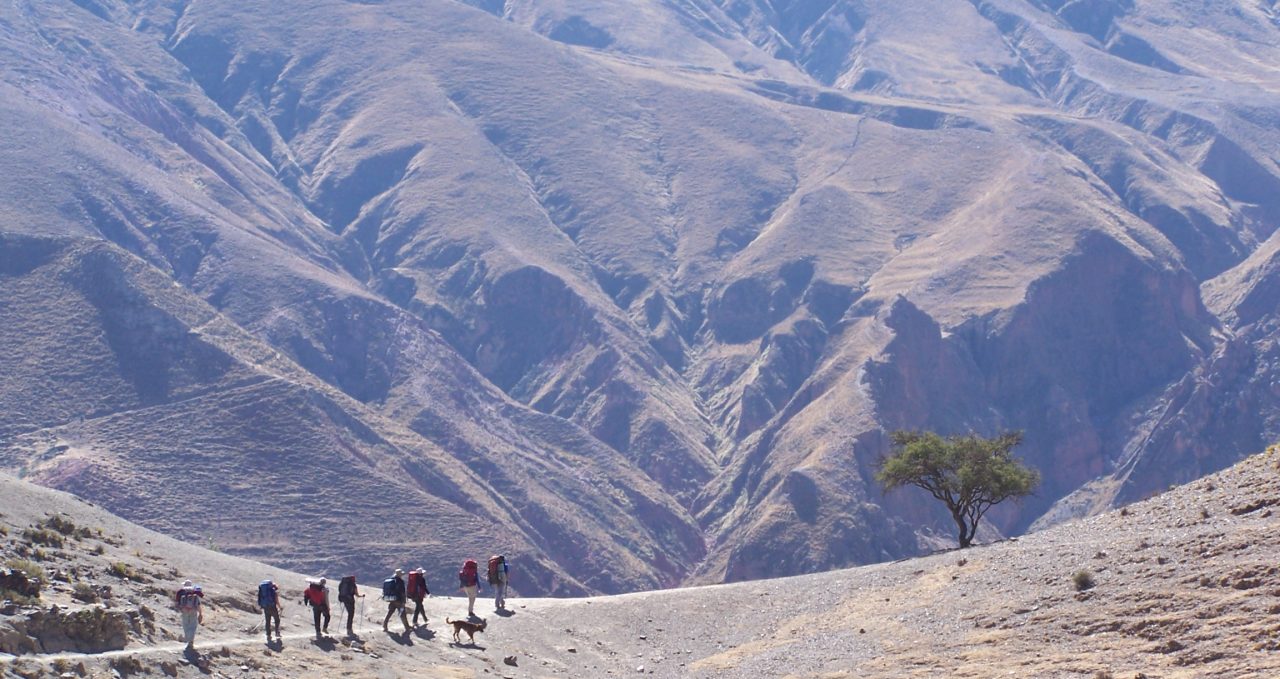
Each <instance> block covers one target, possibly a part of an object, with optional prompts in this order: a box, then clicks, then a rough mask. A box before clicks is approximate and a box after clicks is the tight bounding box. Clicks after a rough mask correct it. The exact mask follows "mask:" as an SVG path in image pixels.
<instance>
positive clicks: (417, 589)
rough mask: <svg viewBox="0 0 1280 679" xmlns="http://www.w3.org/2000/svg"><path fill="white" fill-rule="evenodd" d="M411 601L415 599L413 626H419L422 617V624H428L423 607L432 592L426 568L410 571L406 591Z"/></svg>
mask: <svg viewBox="0 0 1280 679" xmlns="http://www.w3.org/2000/svg"><path fill="white" fill-rule="evenodd" d="M405 592H406V594H408V596H409V598H410V599H413V626H414V627H417V626H418V616H419V615H421V616H422V624H424V625H425V624H426V623H427V611H426V609H424V608H423V607H422V599H423V598H424V597H428V596H431V590H429V589H427V571H426V569H425V568H418V569H416V570H412V571H409V582H408V587H407V589H406V590H405Z"/></svg>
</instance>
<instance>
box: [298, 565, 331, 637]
mask: <svg viewBox="0 0 1280 679" xmlns="http://www.w3.org/2000/svg"><path fill="white" fill-rule="evenodd" d="M327 582H328V580H325V579H324V578H320V579H319V580H312V581H310V583H309V584H308V585H307V589H306V590H305V591H304V592H303V593H302V603H303V604H304V605H306V604H310V605H311V615H312V617H313V618H315V623H316V639H320V638H321V634H320V629H321V627H320V619H321V618H324V636H328V634H329V588H328V587H326V586H325V583H327Z"/></svg>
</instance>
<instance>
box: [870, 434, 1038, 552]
mask: <svg viewBox="0 0 1280 679" xmlns="http://www.w3.org/2000/svg"><path fill="white" fill-rule="evenodd" d="M892 437H893V443H894V446H895V448H896V450H895V451H894V452H893V454H891V455H889V456H888V457H886V458H884V459H883V460H881V461H880V470H879V471H878V472H877V473H876V480H877V481H879V482H880V483H881V485H883V486H884V488H885V491H886V492H888V491H891V490H894V489H897V488H901V487H903V486H918V487H920V488H923V489H925V490H926V491H928V492H929V494H930V495H932V496H934V497H935V498H937V499H939V500H941V501H942V502H943V504H945V505H947V509H948V510H950V511H951V518H953V519H955V522H956V526H957V527H958V528H959V529H960V548H961V549H963V548H965V547H968V546H969V545H971V544H972V543H973V534H974V533H975V532H977V530H978V524H979V523H980V522H981V521H982V516H983V515H984V514H986V513H987V510H988V509H990V508H991V507H992V506H993V505H997V504H999V503H1001V502H1004V501H1005V500H1008V499H1009V498H1021V497H1025V496H1027V495H1030V494H1031V492H1032V491H1034V490H1035V488H1036V486H1037V485H1039V483H1040V474H1039V472H1037V471H1036V470H1034V469H1031V468H1030V467H1027V466H1026V465H1024V464H1023V463H1022V462H1021V461H1020V460H1017V459H1014V457H1013V449H1014V447H1015V446H1017V445H1018V444H1019V443H1022V432H1019V431H1015V432H1005V433H1003V434H1000V435H999V436H997V437H995V438H991V439H986V438H982V437H981V436H978V435H977V434H965V435H963V436H948V437H946V438H943V437H941V436H939V435H937V434H935V433H933V432H912V431H896V432H894V433H893V435H892Z"/></svg>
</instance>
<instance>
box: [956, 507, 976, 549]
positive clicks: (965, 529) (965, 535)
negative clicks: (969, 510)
mask: <svg viewBox="0 0 1280 679" xmlns="http://www.w3.org/2000/svg"><path fill="white" fill-rule="evenodd" d="M951 518H953V519H955V522H956V527H957V528H959V529H960V549H964V548H965V547H968V546H969V545H971V544H973V534H974V533H976V532H978V527H977V526H974V527H973V528H972V529H971V528H969V523H968V522H967V521H965V518H964V514H961V513H960V512H958V511H953V512H951Z"/></svg>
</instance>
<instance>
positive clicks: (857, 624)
mask: <svg viewBox="0 0 1280 679" xmlns="http://www.w3.org/2000/svg"><path fill="white" fill-rule="evenodd" d="M0 488H2V489H3V491H4V493H3V495H0V498H3V499H0V513H3V516H0V525H3V526H5V527H6V529H7V530H8V531H9V532H10V535H12V536H14V539H13V540H11V541H9V542H8V543H7V544H6V545H5V547H4V551H5V556H6V558H10V553H12V552H13V551H14V550H16V549H24V550H25V551H26V557H27V558H33V551H32V550H31V549H30V548H29V547H28V539H27V538H26V537H23V536H22V533H23V532H24V531H31V530H33V529H34V528H35V527H37V526H41V527H43V526H51V525H53V526H57V527H60V528H61V529H62V530H66V531H68V532H69V533H70V534H71V535H70V536H68V537H66V540H67V543H68V544H67V545H66V546H65V547H64V548H53V547H47V546H46V547H43V548H40V552H39V554H38V558H39V559H40V562H39V563H40V564H43V568H44V570H45V572H46V573H49V574H52V575H53V579H52V581H51V583H46V586H45V587H44V589H43V591H42V592H41V593H40V599H41V601H40V604H41V605H40V606H21V607H7V608H6V610H5V611H4V612H3V613H0V643H13V642H14V641H15V640H21V639H28V638H29V637H28V636H26V635H23V634H18V635H15V634H14V633H13V630H14V629H15V628H16V627H15V626H22V625H29V623H26V622H24V621H26V620H29V619H31V616H33V615H38V614H40V613H41V612H42V611H43V610H46V609H47V607H48V605H49V604H51V603H56V604H58V605H59V606H63V607H65V610H64V611H63V615H65V616H68V617H72V618H74V617H75V616H76V615H77V611H84V610H95V609H96V608H100V605H99V604H86V603H84V602H82V601H76V600H74V599H73V593H77V592H81V591H84V590H86V589H88V590H91V591H93V592H97V593H99V595H103V594H106V595H109V596H107V598H106V599H105V600H104V602H105V606H106V608H103V609H101V610H103V611H105V612H106V613H105V614H103V615H105V616H106V617H107V619H115V618H114V617H112V616H119V618H120V619H121V620H122V624H123V625H124V626H125V627H126V628H127V626H128V624H129V621H136V627H137V629H136V630H133V629H129V630H128V631H127V637H126V638H124V639H123V640H122V641H120V642H117V643H108V644H106V645H105V646H103V647H99V648H94V649H87V648H83V649H82V650H85V651H88V650H92V651H93V652H90V653H81V652H76V651H74V650H72V651H67V650H66V649H67V648H72V649H74V648H76V646H74V645H72V646H69V647H68V646H67V645H65V644H63V645H59V643H60V642H59V640H60V639H61V636H60V635H56V634H55V635H46V637H45V640H44V641H42V643H47V644H49V647H46V648H43V649H35V651H40V650H43V651H45V652H43V653H40V652H32V650H31V649H27V650H23V651H22V653H21V654H20V655H19V656H17V657H13V656H3V655H0V673H3V676H4V677H5V679H9V678H10V677H18V676H21V677H24V678H27V679H30V678H31V677H42V676H58V675H59V674H60V673H61V672H64V671H70V672H73V673H75V674H77V675H78V676H89V677H107V676H114V675H113V674H112V673H111V672H112V670H113V669H114V670H115V671H116V672H119V673H120V674H121V675H125V676H128V675H130V674H138V673H146V674H149V675H151V676H160V674H161V673H163V674H166V675H168V676H178V677H198V676H208V675H210V674H213V675H219V674H221V675H228V674H229V675H233V676H244V677H271V676H301V675H303V674H306V675H309V676H320V675H325V676H327V675H335V676H336V675H339V674H340V675H342V676H350V677H410V676H444V677H460V678H461V677H481V676H503V677H511V678H516V677H548V676H569V677H580V676H624V675H633V674H643V675H646V676H658V677H743V676H753V677H773V676H790V677H845V676H859V677H937V676H949V677H975V678H978V677H991V676H1004V675H1007V674H1009V673H1010V672H1012V673H1014V674H1017V675H1020V676H1035V677H1046V678H1057V677H1105V676H1113V677H1134V676H1147V677H1157V676H1159V677H1205V676H1230V677H1259V678H1261V677H1270V676H1274V675H1275V674H1276V673H1277V671H1280V654H1278V653H1277V650H1278V647H1277V643H1276V632H1277V630H1280V607H1277V606H1276V604H1275V594H1276V592H1275V590H1276V587H1275V584H1274V583H1275V578H1276V575H1277V573H1278V572H1280V568H1278V567H1277V566H1276V563H1277V559H1278V558H1280V537H1278V536H1280V531H1277V517H1276V516H1275V514H1274V510H1275V507H1276V506H1277V505H1280V454H1277V453H1275V452H1274V451H1273V452H1271V453H1269V454H1267V455H1260V456H1256V457H1254V458H1250V459H1248V460H1246V461H1245V462H1243V463H1241V464H1239V465H1236V466H1235V467H1233V468H1231V469H1229V470H1227V471H1224V472H1221V473H1219V474H1216V475H1213V476H1210V477H1208V478H1205V479H1202V480H1200V481H1198V482H1196V483H1193V484H1191V485H1188V486H1185V487H1182V488H1178V489H1175V490H1171V491H1169V492H1167V493H1164V494H1162V495H1160V496H1158V497H1154V498H1151V499H1149V500H1145V501H1142V502H1139V503H1136V504H1134V505H1131V506H1130V507H1127V508H1125V509H1124V510H1119V511H1112V512H1109V513H1106V514H1103V515H1099V516H1095V517H1092V518H1089V519H1083V520H1078V521H1075V522H1072V523H1069V524H1066V525H1062V526H1057V527H1054V528H1050V529H1048V530H1045V531H1041V532H1037V533H1034V534H1031V535H1028V536H1025V537H1023V538H1020V539H1016V540H1010V541H1005V542H1001V543H999V544H992V545H985V546H978V547H974V548H971V549H967V550H963V551H950V552H946V553H939V554H935V555H932V556H928V557H923V558H918V559H908V560H903V561H898V562H894V563H885V564H878V565H873V566H865V567H860V568H854V569H849V570H841V571H832V572H829V573H822V574H817V575H806V576H800V577H792V578H782V579H774V580H762V581H757V582H751V583H738V584H732V585H720V586H711V587H694V588H687V589H680V590H671V591H665V592H644V593H636V594H627V595H621V596H612V597H594V598H586V599H536V598H513V599H510V600H509V610H507V611H505V612H504V613H502V614H499V613H498V612H495V611H493V610H492V609H491V608H490V605H491V604H489V602H488V601H487V600H486V601H481V602H479V603H478V604H477V607H476V610H477V613H479V614H480V617H481V618H483V619H485V620H486V622H487V628H486V630H485V631H484V632H483V633H481V634H479V635H477V637H476V642H475V643H474V644H472V643H467V639H466V636H465V635H464V636H463V637H462V639H463V643H460V644H458V643H453V642H452V639H451V631H450V630H449V628H448V626H447V625H446V624H445V623H444V622H443V621H444V619H445V618H446V617H448V618H454V617H458V616H459V613H462V614H463V615H465V605H466V603H465V601H464V600H461V599H458V598H446V597H440V596H436V597H433V598H430V599H428V600H427V602H426V603H427V608H428V613H429V615H430V621H429V623H428V624H427V625H425V626H423V627H419V628H418V629H416V630H415V631H414V632H412V633H410V634H403V633H401V631H400V629H401V628H400V627H399V625H398V624H397V625H396V626H395V627H393V628H392V629H393V631H392V633H390V634H388V633H385V632H383V631H382V630H381V627H380V622H381V616H382V608H381V606H379V605H377V603H378V602H374V601H366V608H365V610H364V612H363V613H359V614H358V615H359V618H358V620H357V630H358V634H357V635H356V636H355V637H352V638H346V637H345V636H343V635H334V638H332V639H322V640H320V641H312V640H311V638H310V637H312V636H313V632H312V629H311V622H310V620H309V616H307V615H306V613H307V611H306V610H305V609H304V608H303V607H302V606H300V605H298V604H297V603H296V602H295V601H294V599H295V598H297V592H298V590H299V588H300V587H301V586H302V584H303V582H304V579H303V576H302V575H300V574H292V573H286V572H282V571H278V570H275V569H272V568H269V567H267V566H263V565H260V564H254V563H252V562H249V561H245V560H242V559H237V558H234V557H229V556H226V555H223V554H217V553H213V552H208V551H205V550H203V549H201V548H198V547H194V546H191V545H186V544H182V543H179V542H176V541H173V540H170V539H167V538H164V537H162V536H160V535H157V534H155V533H152V532H150V531H146V530H142V529H139V528H137V527H134V526H131V525H129V524H127V523H125V522H123V521H120V520H118V519H116V518H114V517H111V516H110V515H108V514H106V513H105V512H102V511H101V510H99V509H96V508H92V507H89V506H87V505H85V504H83V503H82V502H79V501H77V500H74V499H72V498H70V497H68V496H66V495H62V494H57V493H53V492H51V491H48V490H44V489H37V488H34V487H32V486H31V485H30V484H25V483H22V482H19V481H16V480H13V479H7V480H4V479H0ZM51 519H57V521H56V522H55V521H51ZM43 530H53V531H54V532H56V529H52V528H44V529H43ZM99 531H101V532H99ZM59 534H61V533H59ZM99 545H100V546H101V553H97V552H99V549H98V548H97V547H98V546H99ZM91 546H92V548H91ZM117 564H119V565H117ZM23 567H24V568H27V569H28V570H30V569H31V565H30V564H29V563H28V564H24V565H23ZM119 573H126V574H128V577H129V578H131V579H126V578H123V577H121V576H120V575H118V574H119ZM263 577H273V578H275V579H276V581H277V582H278V583H280V585H281V587H282V591H283V592H285V594H286V604H285V610H284V625H283V627H282V633H283V637H284V641H283V643H282V644H275V643H274V642H273V644H271V645H269V646H262V645H261V644H263V643H264V639H263V637H262V636H261V634H262V632H261V627H260V626H259V625H260V621H259V619H258V616H257V614H256V613H255V612H254V611H253V610H252V606H251V605H250V601H251V597H252V592H253V591H254V586H255V583H256V582H257V581H258V580H259V579H261V578H263ZM513 577H515V578H517V581H518V578H520V577H521V572H520V569H519V564H516V568H515V569H514V570H513ZM178 578H192V579H194V580H196V581H198V582H200V583H202V584H203V586H204V588H205V591H206V593H207V601H208V602H209V607H208V609H207V611H206V623H207V624H206V626H205V627H204V628H202V629H201V631H200V632H199V633H198V635H197V637H196V641H197V644H196V646H197V653H196V654H195V655H184V654H182V652H181V648H182V644H181V643H180V642H178V641H176V639H174V637H175V635H176V630H177V624H176V622H177V620H176V614H175V613H174V612H173V611H171V610H169V608H168V606H167V605H166V603H165V597H166V596H168V589H169V588H171V587H172V586H173V584H174V583H173V581H174V580H176V579H178ZM432 584H433V586H434V589H435V591H436V593H437V595H438V594H441V593H443V592H445V591H446V590H447V585H446V584H445V583H432ZM51 615H52V614H51ZM80 615H83V614H80ZM335 624H337V623H336V622H335ZM24 629H31V627H30V626H25V627H24ZM64 629H80V628H79V627H75V628H72V627H70V626H68V627H65V628H64ZM121 646H123V648H121ZM6 648H7V647H6ZM106 649H117V650H106ZM10 650H12V649H10Z"/></svg>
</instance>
